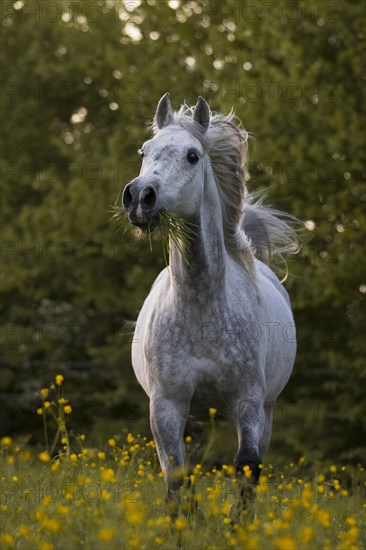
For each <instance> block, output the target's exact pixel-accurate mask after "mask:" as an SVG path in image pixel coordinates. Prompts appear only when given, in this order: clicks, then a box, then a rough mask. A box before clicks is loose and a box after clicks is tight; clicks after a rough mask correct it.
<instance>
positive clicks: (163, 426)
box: [150, 395, 189, 513]
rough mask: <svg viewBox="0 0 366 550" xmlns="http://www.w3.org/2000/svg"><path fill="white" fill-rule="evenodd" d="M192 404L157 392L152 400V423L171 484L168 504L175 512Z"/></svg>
mask: <svg viewBox="0 0 366 550" xmlns="http://www.w3.org/2000/svg"><path fill="white" fill-rule="evenodd" d="M188 409H189V404H188V403H187V404H182V403H181V402H176V401H172V400H170V399H166V398H165V397H163V396H162V395H155V396H154V397H152V398H151V400H150V425H151V431H152V433H153V436H154V439H155V444H156V449H157V453H158V457H159V461H160V466H161V469H162V470H163V474H164V478H165V483H166V486H167V499H166V502H167V506H168V509H169V511H170V512H171V513H175V512H176V511H177V509H178V507H179V503H180V498H179V488H180V487H181V485H182V483H183V478H184V474H185V470H184V462H185V452H184V440H183V435H184V428H185V425H186V421H187V416H188Z"/></svg>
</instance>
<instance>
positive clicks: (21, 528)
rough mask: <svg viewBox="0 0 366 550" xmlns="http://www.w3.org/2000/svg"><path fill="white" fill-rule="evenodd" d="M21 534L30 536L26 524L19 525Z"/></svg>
mask: <svg viewBox="0 0 366 550" xmlns="http://www.w3.org/2000/svg"><path fill="white" fill-rule="evenodd" d="M19 535H20V536H21V537H24V538H25V539H26V538H28V537H29V529H28V527H27V526H26V525H21V526H20V527H19Z"/></svg>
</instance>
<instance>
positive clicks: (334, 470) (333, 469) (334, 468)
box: [329, 464, 337, 474]
mask: <svg viewBox="0 0 366 550" xmlns="http://www.w3.org/2000/svg"><path fill="white" fill-rule="evenodd" d="M329 471H330V472H332V474H335V473H336V471H337V466H336V465H335V464H332V465H331V466H329Z"/></svg>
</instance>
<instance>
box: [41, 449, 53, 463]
mask: <svg viewBox="0 0 366 550" xmlns="http://www.w3.org/2000/svg"><path fill="white" fill-rule="evenodd" d="M38 458H39V460H40V461H41V462H49V461H50V460H51V457H50V454H49V453H48V452H47V451H42V452H41V453H39V455H38Z"/></svg>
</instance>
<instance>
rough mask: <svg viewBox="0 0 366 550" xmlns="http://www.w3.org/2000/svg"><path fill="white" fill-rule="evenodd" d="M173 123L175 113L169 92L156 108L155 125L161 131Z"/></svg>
mask: <svg viewBox="0 0 366 550" xmlns="http://www.w3.org/2000/svg"><path fill="white" fill-rule="evenodd" d="M172 121H173V111H172V106H171V103H170V95H169V92H167V93H166V94H164V95H163V97H162V98H161V99H160V101H159V103H158V106H157V108H156V113H155V117H154V123H155V125H156V126H157V127H158V128H159V130H161V129H162V128H164V126H167V125H168V124H169V123H170V122H172Z"/></svg>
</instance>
